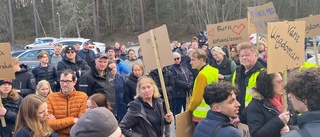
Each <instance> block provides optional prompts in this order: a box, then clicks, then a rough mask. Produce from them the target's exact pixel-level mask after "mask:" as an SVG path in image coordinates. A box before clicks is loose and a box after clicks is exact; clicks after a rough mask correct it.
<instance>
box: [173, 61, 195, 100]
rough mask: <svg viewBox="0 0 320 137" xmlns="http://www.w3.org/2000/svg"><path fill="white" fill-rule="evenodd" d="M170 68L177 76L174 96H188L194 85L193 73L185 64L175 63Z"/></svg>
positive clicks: (175, 76)
mask: <svg viewBox="0 0 320 137" xmlns="http://www.w3.org/2000/svg"><path fill="white" fill-rule="evenodd" d="M169 69H170V71H171V72H172V73H173V75H174V78H175V79H174V84H175V88H174V91H173V98H186V97H187V93H189V92H190V90H191V89H192V86H193V77H192V73H191V72H190V71H189V69H188V68H187V67H186V66H184V65H183V64H173V65H171V66H170V67H169Z"/></svg>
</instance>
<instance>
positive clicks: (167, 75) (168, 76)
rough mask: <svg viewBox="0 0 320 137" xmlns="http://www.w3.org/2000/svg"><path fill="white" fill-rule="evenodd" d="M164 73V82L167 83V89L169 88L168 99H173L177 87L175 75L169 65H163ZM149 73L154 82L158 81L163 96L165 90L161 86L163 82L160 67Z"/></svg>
mask: <svg viewBox="0 0 320 137" xmlns="http://www.w3.org/2000/svg"><path fill="white" fill-rule="evenodd" d="M162 74H163V79H164V84H165V86H166V90H167V95H168V99H169V100H173V92H174V89H175V88H174V87H175V86H174V79H175V77H174V75H173V73H172V72H171V71H170V70H169V66H166V67H163V69H162ZM149 75H150V76H151V77H152V79H153V80H154V82H156V84H157V87H158V89H159V92H160V94H161V96H162V98H163V91H162V87H161V83H160V77H159V73H158V69H155V70H152V71H150V74H149ZM170 105H171V104H170Z"/></svg>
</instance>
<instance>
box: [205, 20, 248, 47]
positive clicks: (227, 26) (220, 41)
mask: <svg viewBox="0 0 320 137" xmlns="http://www.w3.org/2000/svg"><path fill="white" fill-rule="evenodd" d="M247 22H248V21H247V19H246V18H245V19H240V20H234V21H228V22H223V23H218V24H209V25H207V32H208V44H209V46H210V47H213V46H221V45H229V44H238V43H241V42H245V41H249V37H248V27H247V25H248V23H247Z"/></svg>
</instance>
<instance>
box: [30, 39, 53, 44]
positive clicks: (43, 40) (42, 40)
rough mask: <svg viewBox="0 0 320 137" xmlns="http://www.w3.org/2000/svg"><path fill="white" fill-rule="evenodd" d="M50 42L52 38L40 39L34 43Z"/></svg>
mask: <svg viewBox="0 0 320 137" xmlns="http://www.w3.org/2000/svg"><path fill="white" fill-rule="evenodd" d="M49 42H52V39H40V40H38V41H37V42H36V43H34V44H42V43H49Z"/></svg>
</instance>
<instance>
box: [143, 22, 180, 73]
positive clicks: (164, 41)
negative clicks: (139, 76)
mask: <svg viewBox="0 0 320 137" xmlns="http://www.w3.org/2000/svg"><path fill="white" fill-rule="evenodd" d="M151 35H154V40H155V45H156V47H153V45H152V37H151ZM138 38H139V43H140V47H141V51H142V54H143V62H144V65H145V68H146V70H153V69H156V68H157V63H156V56H155V51H154V49H153V48H156V51H157V52H158V57H159V61H160V66H161V67H164V66H168V65H171V64H173V63H174V60H173V54H169V53H172V51H171V46H170V40H169V35H168V30H167V26H166V25H162V26H160V27H158V28H155V29H153V33H152V34H151V31H148V32H146V33H143V34H141V35H139V36H138Z"/></svg>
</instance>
